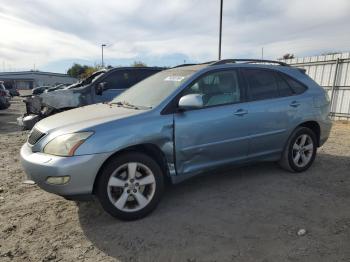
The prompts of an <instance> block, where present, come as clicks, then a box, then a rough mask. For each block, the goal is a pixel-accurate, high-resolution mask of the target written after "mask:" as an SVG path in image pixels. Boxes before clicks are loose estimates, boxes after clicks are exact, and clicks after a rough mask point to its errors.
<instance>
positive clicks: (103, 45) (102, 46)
mask: <svg viewBox="0 0 350 262" xmlns="http://www.w3.org/2000/svg"><path fill="white" fill-rule="evenodd" d="M105 46H106V44H102V45H101V49H102V68H103V67H105V66H104V63H103V48H104V47H105Z"/></svg>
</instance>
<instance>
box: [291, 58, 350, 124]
mask: <svg viewBox="0 0 350 262" xmlns="http://www.w3.org/2000/svg"><path fill="white" fill-rule="evenodd" d="M284 62H286V63H288V64H290V65H292V66H296V67H300V68H304V69H306V73H307V74H308V75H309V76H310V77H311V78H312V79H313V80H315V81H316V82H317V83H318V84H319V85H321V86H322V87H324V88H325V89H326V90H327V91H328V94H329V97H330V98H331V101H332V106H331V113H332V116H333V117H334V119H347V120H350V52H348V53H341V54H332V55H321V56H310V57H301V58H294V59H286V60H284Z"/></svg>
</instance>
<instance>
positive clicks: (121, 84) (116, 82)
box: [102, 70, 130, 89]
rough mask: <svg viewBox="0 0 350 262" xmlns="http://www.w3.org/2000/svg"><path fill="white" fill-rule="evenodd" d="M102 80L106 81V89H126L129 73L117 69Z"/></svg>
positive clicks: (128, 82) (128, 83) (128, 84)
mask: <svg viewBox="0 0 350 262" xmlns="http://www.w3.org/2000/svg"><path fill="white" fill-rule="evenodd" d="M102 82H106V83H107V85H106V89H126V88H128V87H130V73H129V72H128V71H125V70H118V71H114V72H112V73H110V74H109V75H108V76H107V77H106V78H105V79H104V80H103V81H102Z"/></svg>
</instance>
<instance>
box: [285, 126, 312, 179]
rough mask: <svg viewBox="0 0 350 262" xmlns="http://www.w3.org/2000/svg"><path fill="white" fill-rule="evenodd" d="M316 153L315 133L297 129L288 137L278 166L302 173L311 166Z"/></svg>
mask: <svg viewBox="0 0 350 262" xmlns="http://www.w3.org/2000/svg"><path fill="white" fill-rule="evenodd" d="M316 152H317V140H316V135H315V133H314V132H313V131H312V130H311V129H309V128H307V127H298V128H297V129H296V130H294V132H293V133H292V135H291V136H290V138H289V140H288V142H287V145H286V147H285V149H284V152H283V155H282V158H281V160H280V162H279V164H280V166H281V167H282V168H284V169H286V170H288V171H292V172H303V171H305V170H307V169H308V168H309V167H310V166H311V165H312V163H313V161H314V160H315V156H316Z"/></svg>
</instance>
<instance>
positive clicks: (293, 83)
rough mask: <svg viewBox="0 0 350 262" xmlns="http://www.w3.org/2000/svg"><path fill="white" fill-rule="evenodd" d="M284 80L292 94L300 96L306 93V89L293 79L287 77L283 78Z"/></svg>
mask: <svg viewBox="0 0 350 262" xmlns="http://www.w3.org/2000/svg"><path fill="white" fill-rule="evenodd" d="M284 78H285V79H286V81H287V83H288V85H289V86H290V87H291V89H292V90H293V93H294V94H297V95H299V94H302V93H304V92H305V91H306V87H305V86H304V85H302V84H300V83H299V82H297V81H295V80H294V79H293V78H291V77H289V76H284Z"/></svg>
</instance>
